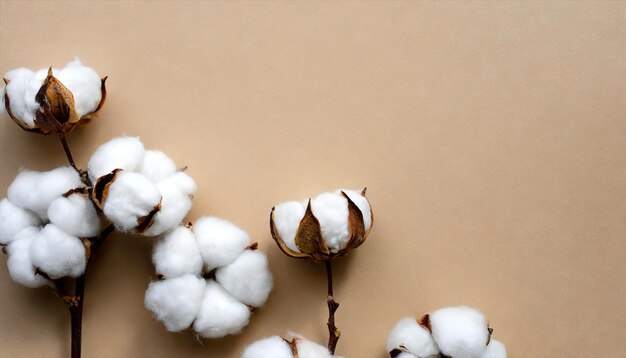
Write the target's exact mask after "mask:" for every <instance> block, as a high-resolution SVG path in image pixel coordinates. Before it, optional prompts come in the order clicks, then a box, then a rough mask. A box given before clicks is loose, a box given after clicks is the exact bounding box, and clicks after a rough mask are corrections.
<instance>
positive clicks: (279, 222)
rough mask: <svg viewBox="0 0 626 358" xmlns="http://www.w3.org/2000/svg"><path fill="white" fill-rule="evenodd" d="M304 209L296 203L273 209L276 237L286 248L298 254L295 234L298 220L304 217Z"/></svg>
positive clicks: (279, 205) (291, 202)
mask: <svg viewBox="0 0 626 358" xmlns="http://www.w3.org/2000/svg"><path fill="white" fill-rule="evenodd" d="M305 210H306V208H305V207H304V206H303V205H302V203H300V202H297V201H288V202H286V203H282V204H278V205H276V206H275V207H274V226H276V230H277V231H278V235H279V236H280V238H281V239H282V240H283V242H284V243H285V245H287V247H288V248H290V249H291V250H293V251H295V252H300V250H299V249H298V246H296V241H295V238H296V233H297V232H298V227H299V226H300V220H302V218H303V217H304V212H305Z"/></svg>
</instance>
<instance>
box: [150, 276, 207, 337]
mask: <svg viewBox="0 0 626 358" xmlns="http://www.w3.org/2000/svg"><path fill="white" fill-rule="evenodd" d="M204 291H205V282H204V280H203V279H201V278H198V277H196V276H194V275H191V274H187V275H183V276H180V277H177V278H172V279H167V280H163V281H156V282H152V283H150V286H149V287H148V290H147V291H146V296H145V299H144V304H145V306H146V308H147V309H148V310H150V311H151V312H152V313H153V314H154V316H155V317H156V319H158V320H159V321H161V322H163V323H164V324H165V327H166V328H167V330H168V331H171V332H177V331H182V330H183V329H185V328H187V327H189V326H190V325H191V322H193V320H194V319H195V318H196V315H197V314H198V310H199V308H200V304H201V303H202V297H203V296H204Z"/></svg>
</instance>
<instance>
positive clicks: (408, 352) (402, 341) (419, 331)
mask: <svg viewBox="0 0 626 358" xmlns="http://www.w3.org/2000/svg"><path fill="white" fill-rule="evenodd" d="M492 331H493V330H492V329H491V328H489V323H488V322H487V319H486V318H485V316H484V315H483V314H482V313H480V311H478V310H476V309H473V308H469V307H465V306H458V307H448V308H443V309H440V310H437V311H435V312H433V313H430V314H427V315H425V316H423V317H422V318H421V319H420V320H416V319H415V318H413V317H406V318H403V319H402V320H400V322H398V324H397V325H396V326H395V327H394V328H393V330H392V331H391V333H390V334H389V337H388V339H387V351H388V352H389V355H390V356H391V357H398V358H411V357H413V358H414V357H420V358H425V357H433V356H439V355H440V354H441V355H444V356H447V357H452V358H506V356H507V355H506V348H505V347H504V345H503V344H502V343H501V342H499V341H497V340H495V339H492V338H491V333H492Z"/></svg>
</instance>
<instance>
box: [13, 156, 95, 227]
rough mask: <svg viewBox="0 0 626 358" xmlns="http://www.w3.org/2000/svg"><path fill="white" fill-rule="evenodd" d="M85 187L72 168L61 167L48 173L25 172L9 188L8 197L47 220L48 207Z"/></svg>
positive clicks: (14, 202)
mask: <svg viewBox="0 0 626 358" xmlns="http://www.w3.org/2000/svg"><path fill="white" fill-rule="evenodd" d="M84 186H85V185H84V184H83V182H82V181H81V179H80V176H79V175H78V173H77V172H76V170H74V168H72V167H59V168H56V169H53V170H50V171H47V172H34V171H29V170H24V171H22V172H20V173H19V174H18V175H17V177H16V178H15V180H13V183H11V185H10V186H9V189H8V191H7V194H8V195H7V196H8V198H9V200H11V202H12V203H13V204H15V205H17V206H19V207H21V208H23V209H28V210H31V211H33V212H34V213H35V214H37V216H39V217H40V218H41V219H43V220H47V219H48V207H49V206H50V204H51V203H52V201H53V200H54V199H56V198H58V197H59V196H61V195H63V194H65V193H66V192H68V191H69V190H71V189H75V188H82V187H84Z"/></svg>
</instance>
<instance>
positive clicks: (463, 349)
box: [430, 306, 489, 358]
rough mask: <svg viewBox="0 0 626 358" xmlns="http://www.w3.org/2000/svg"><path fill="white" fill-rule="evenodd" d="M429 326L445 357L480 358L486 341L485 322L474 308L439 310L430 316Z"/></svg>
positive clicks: (487, 335) (486, 329)
mask: <svg viewBox="0 0 626 358" xmlns="http://www.w3.org/2000/svg"><path fill="white" fill-rule="evenodd" d="M430 325H431V328H432V336H433V338H434V339H435V342H437V345H438V346H439V350H440V351H441V353H443V354H445V355H447V356H451V357H455V358H457V357H458V358H464V357H469V358H473V357H479V356H480V355H481V354H482V353H483V352H484V351H485V348H486V345H487V341H488V340H489V331H488V324H487V319H486V318H485V316H483V314H482V313H480V312H479V311H478V310H475V309H473V308H469V307H464V306H459V307H448V308H442V309H440V310H437V311H435V312H433V313H431V314H430Z"/></svg>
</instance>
